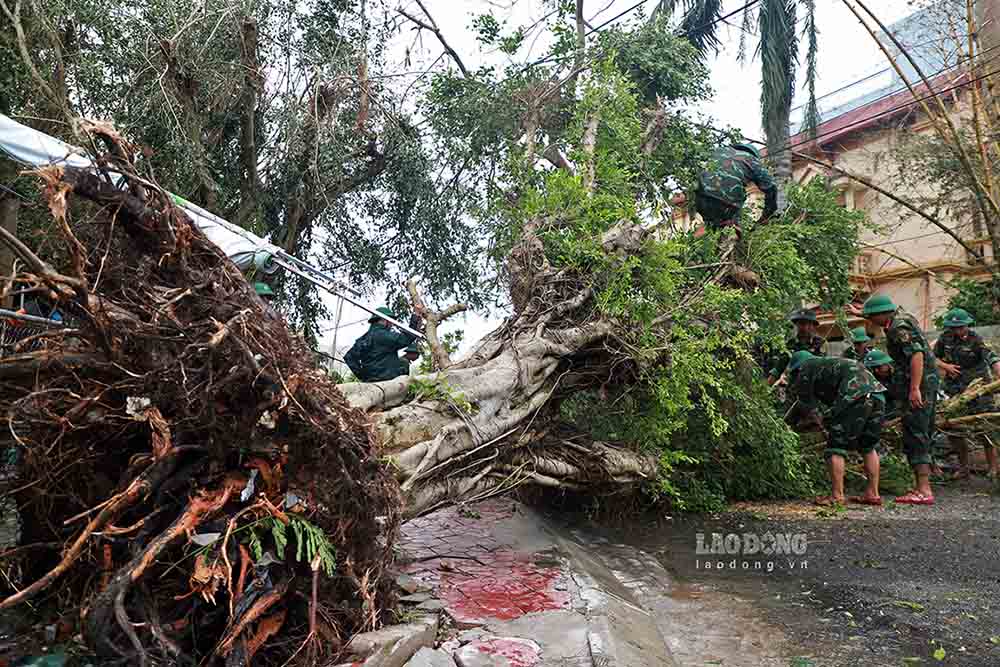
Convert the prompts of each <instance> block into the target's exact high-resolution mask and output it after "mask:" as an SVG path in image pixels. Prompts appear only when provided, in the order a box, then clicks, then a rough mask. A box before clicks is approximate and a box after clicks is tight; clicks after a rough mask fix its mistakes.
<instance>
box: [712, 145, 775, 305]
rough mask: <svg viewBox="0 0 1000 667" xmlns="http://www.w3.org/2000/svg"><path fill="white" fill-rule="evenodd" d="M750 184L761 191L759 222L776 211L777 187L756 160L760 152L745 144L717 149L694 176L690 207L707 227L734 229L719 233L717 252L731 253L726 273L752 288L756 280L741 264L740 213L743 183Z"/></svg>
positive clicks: (743, 251) (743, 255)
mask: <svg viewBox="0 0 1000 667" xmlns="http://www.w3.org/2000/svg"><path fill="white" fill-rule="evenodd" d="M750 183H754V184H756V185H757V187H758V188H760V191H761V192H763V193H764V212H763V214H762V215H761V217H760V220H759V221H758V224H763V223H764V222H766V221H767V219H768V218H770V217H771V216H772V215H774V213H775V212H776V211H777V210H778V186H777V185H775V183H774V179H773V178H771V175H770V174H769V173H768V172H767V170H766V169H765V168H764V165H763V164H761V161H760V152H759V151H758V150H757V149H756V148H754V147H753V146H751V145H750V144H747V143H738V144H733V145H732V146H728V147H725V148H719V149H717V150H716V151H715V153H713V155H712V165H711V167H710V168H709V169H707V170H705V171H703V172H702V173H701V175H700V176H699V177H698V189H697V190H696V192H695V197H694V206H695V209H697V211H698V213H700V214H701V217H702V219H703V220H704V221H705V226H706V227H707V228H708V229H711V230H714V231H718V230H720V229H724V228H726V227H733V228H734V229H735V230H736V233H735V238H734V236H732V235H727V236H723V237H722V239H721V240H720V242H719V254H720V256H723V257H725V255H727V254H729V253H731V254H732V261H733V266H732V267H731V268H730V273H729V276H730V278H732V279H733V280H734V281H735V282H736V283H737V284H738V285H740V286H741V287H744V288H754V287H756V286H757V285H758V284H759V282H760V279H759V278H758V276H757V274H756V273H754V272H753V271H751V270H750V269H749V268H747V267H746V266H744V264H746V247H745V246H744V245H743V243H742V242H741V239H742V230H741V228H740V216H741V211H742V210H743V204H744V202H746V198H747V185H749V184H750Z"/></svg>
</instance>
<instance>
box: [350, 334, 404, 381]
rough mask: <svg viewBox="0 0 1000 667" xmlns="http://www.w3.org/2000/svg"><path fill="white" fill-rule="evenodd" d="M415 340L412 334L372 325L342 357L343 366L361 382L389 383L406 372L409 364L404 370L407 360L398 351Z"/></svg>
mask: <svg viewBox="0 0 1000 667" xmlns="http://www.w3.org/2000/svg"><path fill="white" fill-rule="evenodd" d="M372 319H373V320H376V319H377V318H372ZM416 339H417V338H416V336H414V335H412V334H408V333H406V332H404V331H394V330H392V329H390V328H388V327H385V326H383V325H382V324H380V323H379V322H378V321H374V322H373V323H372V325H371V326H370V327H369V328H368V331H367V332H366V333H365V334H364V335H363V336H362V337H361V338H359V339H358V340H356V341H355V342H354V345H353V346H351V349H350V350H349V351H348V353H347V354H346V355H344V363H346V364H347V367H348V368H350V369H351V372H352V373H354V376H355V377H356V378H358V379H359V380H361V381H362V382H384V381H385V380H391V379H393V378H397V377H399V376H400V375H406V374H407V373H408V372H409V364H407V365H405V366H404V362H405V361H406V360H405V359H401V358H400V357H399V351H400V350H401V349H403V348H404V347H406V346H407V345H409V344H410V343H412V342H413V341H415V340H416Z"/></svg>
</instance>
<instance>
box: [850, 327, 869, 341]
mask: <svg viewBox="0 0 1000 667" xmlns="http://www.w3.org/2000/svg"><path fill="white" fill-rule="evenodd" d="M851 340H852V341H854V342H855V343H867V342H868V341H870V340H871V337H870V336H869V335H868V332H867V331H865V328H864V327H857V328H854V329H851Z"/></svg>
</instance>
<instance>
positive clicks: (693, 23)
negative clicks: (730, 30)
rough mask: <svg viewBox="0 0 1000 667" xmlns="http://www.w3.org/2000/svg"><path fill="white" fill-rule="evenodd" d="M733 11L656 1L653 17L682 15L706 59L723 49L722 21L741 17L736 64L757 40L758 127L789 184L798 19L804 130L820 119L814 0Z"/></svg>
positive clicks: (693, 0)
mask: <svg viewBox="0 0 1000 667" xmlns="http://www.w3.org/2000/svg"><path fill="white" fill-rule="evenodd" d="M733 5H735V2H731V3H726V2H723V0H660V2H659V3H658V4H657V6H656V10H655V11H654V12H653V16H654V17H656V16H657V15H659V14H666V15H671V14H674V13H675V12H677V11H678V10H681V11H682V12H683V16H682V18H681V21H680V30H681V31H682V32H683V34H684V35H686V36H687V38H688V39H689V40H690V41H691V43H692V44H694V45H695V46H696V47H697V48H698V50H699V51H700V52H702V53H703V54H704V53H708V52H718V50H719V47H720V46H721V41H720V39H719V34H718V32H719V29H720V27H721V26H722V25H724V23H725V19H727V18H729V17H731V16H735V15H738V14H742V18H741V26H740V28H741V30H742V35H741V36H740V47H739V58H740V60H741V61H743V60H744V59H745V57H746V46H747V39H748V38H752V39H754V40H756V42H757V44H756V48H755V50H754V57H755V58H756V57H759V58H760V65H761V92H760V110H761V125H762V126H763V127H764V133H765V135H766V137H767V149H768V153H769V155H770V156H771V160H772V163H773V164H774V172H775V177H776V178H777V179H778V181H779V182H781V183H782V184H787V183H788V182H789V181H791V178H792V155H791V153H790V152H789V151H788V149H787V147H788V139H789V123H790V115H791V110H792V99H793V97H794V95H795V84H796V77H797V74H798V67H799V47H800V43H799V34H798V32H797V28H798V26H797V23H798V21H799V18H800V16H801V17H802V18H803V20H804V24H803V32H804V36H805V39H806V43H807V49H806V71H805V81H806V88H807V90H808V94H809V99H808V102H807V103H806V113H805V124H804V125H805V127H806V128H815V126H816V123H817V122H818V116H819V114H818V110H817V107H816V90H815V80H816V57H817V47H818V43H817V35H818V30H817V27H816V20H815V13H816V4H815V0H751V1H750V2H747V3H746V4H744V5H743V6H742V7H739V8H735V11H734V7H733ZM755 26H756V30H755V29H754V27H755ZM779 197H780V200H779V206H780V207H781V208H783V207H784V203H785V202H784V194H783V193H780V194H779Z"/></svg>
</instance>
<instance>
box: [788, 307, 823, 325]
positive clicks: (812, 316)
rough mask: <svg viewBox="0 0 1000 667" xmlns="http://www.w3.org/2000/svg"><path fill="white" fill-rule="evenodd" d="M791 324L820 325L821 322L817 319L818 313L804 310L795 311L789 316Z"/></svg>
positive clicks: (807, 309)
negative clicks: (809, 323)
mask: <svg viewBox="0 0 1000 667" xmlns="http://www.w3.org/2000/svg"><path fill="white" fill-rule="evenodd" d="M788 319H789V320H790V321H791V322H793V323H794V322H812V323H814V324H819V320H817V319H816V313H814V312H813V311H812V310H811V309H809V308H802V309H801V310H796V311H793V312H792V314H791V315H789V316H788Z"/></svg>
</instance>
